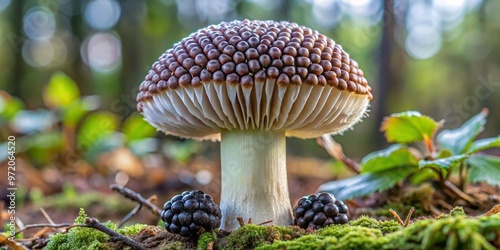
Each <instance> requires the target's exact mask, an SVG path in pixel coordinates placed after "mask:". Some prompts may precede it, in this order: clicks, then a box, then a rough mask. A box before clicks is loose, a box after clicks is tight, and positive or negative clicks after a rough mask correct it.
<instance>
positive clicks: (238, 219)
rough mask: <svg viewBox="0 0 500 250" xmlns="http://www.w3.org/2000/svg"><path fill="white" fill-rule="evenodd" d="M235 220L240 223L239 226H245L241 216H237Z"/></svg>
mask: <svg viewBox="0 0 500 250" xmlns="http://www.w3.org/2000/svg"><path fill="white" fill-rule="evenodd" d="M236 220H237V221H238V224H240V227H243V226H245V222H244V221H243V218H241V217H237V218H236Z"/></svg>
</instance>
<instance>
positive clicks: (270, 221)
mask: <svg viewBox="0 0 500 250" xmlns="http://www.w3.org/2000/svg"><path fill="white" fill-rule="evenodd" d="M272 222H273V220H266V221H264V222H261V223H259V224H257V225H259V226H261V225H265V224H269V223H272Z"/></svg>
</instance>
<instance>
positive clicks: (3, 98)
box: [0, 91, 24, 120]
mask: <svg viewBox="0 0 500 250" xmlns="http://www.w3.org/2000/svg"><path fill="white" fill-rule="evenodd" d="M22 109H24V102H23V101H22V100H21V99H19V98H17V97H13V96H11V95H9V94H8V93H7V92H4V91H0V116H3V117H5V118H7V119H9V120H10V119H12V118H13V117H14V116H15V115H16V113H17V112H18V111H20V110H22Z"/></svg>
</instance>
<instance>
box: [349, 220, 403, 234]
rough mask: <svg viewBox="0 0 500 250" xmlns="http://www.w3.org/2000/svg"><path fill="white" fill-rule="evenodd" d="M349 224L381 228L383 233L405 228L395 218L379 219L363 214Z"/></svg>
mask: <svg viewBox="0 0 500 250" xmlns="http://www.w3.org/2000/svg"><path fill="white" fill-rule="evenodd" d="M349 225H351V226H360V227H367V228H372V229H379V230H380V231H381V232H382V233H383V234H387V233H392V232H395V231H398V230H400V229H402V228H403V226H401V225H400V224H399V223H398V222H397V221H395V220H388V221H378V220H375V219H373V218H370V217H368V216H361V217H360V218H358V219H357V220H354V221H351V222H349Z"/></svg>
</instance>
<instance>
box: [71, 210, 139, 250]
mask: <svg viewBox="0 0 500 250" xmlns="http://www.w3.org/2000/svg"><path fill="white" fill-rule="evenodd" d="M73 227H88V228H93V229H96V230H99V231H101V232H103V233H105V234H107V235H109V237H110V241H113V242H117V241H121V242H122V243H123V244H125V245H127V246H129V247H131V248H132V249H136V250H146V248H145V247H144V245H142V244H141V243H140V242H137V241H135V240H133V239H131V238H129V237H127V236H125V235H123V234H121V233H118V232H116V231H114V230H112V229H110V228H107V227H106V226H104V225H103V224H101V223H100V222H99V221H98V220H97V219H96V218H89V217H87V218H86V219H85V224H77V225H73V226H70V227H69V228H68V230H69V229H71V228H73Z"/></svg>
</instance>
